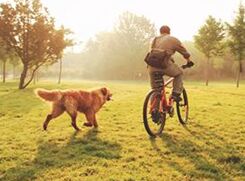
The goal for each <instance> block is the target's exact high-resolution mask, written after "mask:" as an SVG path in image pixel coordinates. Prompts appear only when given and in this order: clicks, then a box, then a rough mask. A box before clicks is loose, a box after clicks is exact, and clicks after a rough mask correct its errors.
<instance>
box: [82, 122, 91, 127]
mask: <svg viewBox="0 0 245 181" xmlns="http://www.w3.org/2000/svg"><path fill="white" fill-rule="evenodd" d="M83 125H84V126H87V127H92V126H93V124H92V123H90V122H87V123H84V124H83Z"/></svg>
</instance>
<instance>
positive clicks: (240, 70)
mask: <svg viewBox="0 0 245 181" xmlns="http://www.w3.org/2000/svg"><path fill="white" fill-rule="evenodd" d="M241 72H242V61H239V63H238V71H237V79H236V87H237V88H238V87H239V84H240V75H241Z"/></svg>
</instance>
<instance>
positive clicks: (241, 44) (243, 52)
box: [227, 4, 245, 87]
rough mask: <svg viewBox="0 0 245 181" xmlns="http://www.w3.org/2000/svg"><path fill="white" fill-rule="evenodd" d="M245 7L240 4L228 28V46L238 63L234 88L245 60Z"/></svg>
mask: <svg viewBox="0 0 245 181" xmlns="http://www.w3.org/2000/svg"><path fill="white" fill-rule="evenodd" d="M244 16H245V7H244V5H242V4H240V6H239V10H238V13H237V16H236V18H235V20H234V23H233V25H230V24H228V23H227V26H228V35H229V40H228V46H229V47H230V50H231V52H232V54H233V55H234V56H235V59H236V60H237V61H238V70H237V78H236V79H237V80H236V86H237V87H239V82H240V74H241V73H242V61H243V60H244V58H245V17H244Z"/></svg>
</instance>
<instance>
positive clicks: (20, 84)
mask: <svg viewBox="0 0 245 181" xmlns="http://www.w3.org/2000/svg"><path fill="white" fill-rule="evenodd" d="M27 71H28V66H27V65H24V67H23V70H22V72H21V75H20V83H19V89H24V88H25V86H24V84H25V79H26V75H27Z"/></svg>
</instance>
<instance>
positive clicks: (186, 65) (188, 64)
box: [181, 59, 194, 69]
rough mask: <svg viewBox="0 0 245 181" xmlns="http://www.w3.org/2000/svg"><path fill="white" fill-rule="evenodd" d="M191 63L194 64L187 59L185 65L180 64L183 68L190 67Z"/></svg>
mask: <svg viewBox="0 0 245 181" xmlns="http://www.w3.org/2000/svg"><path fill="white" fill-rule="evenodd" d="M193 65H194V63H193V62H192V61H191V60H189V59H187V63H186V64H185V65H182V66H181V67H182V68H183V69H185V68H190V67H192V66H193Z"/></svg>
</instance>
